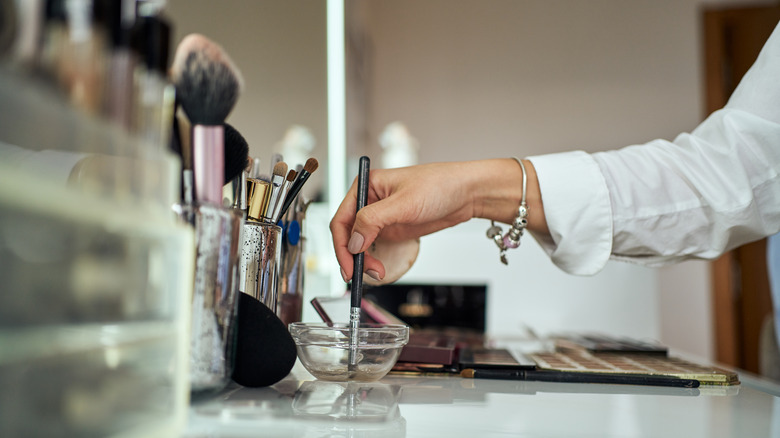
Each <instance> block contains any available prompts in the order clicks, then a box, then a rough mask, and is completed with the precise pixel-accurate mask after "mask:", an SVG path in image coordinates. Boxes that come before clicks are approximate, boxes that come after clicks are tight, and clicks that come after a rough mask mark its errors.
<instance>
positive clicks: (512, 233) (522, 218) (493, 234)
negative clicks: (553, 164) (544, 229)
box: [487, 157, 528, 265]
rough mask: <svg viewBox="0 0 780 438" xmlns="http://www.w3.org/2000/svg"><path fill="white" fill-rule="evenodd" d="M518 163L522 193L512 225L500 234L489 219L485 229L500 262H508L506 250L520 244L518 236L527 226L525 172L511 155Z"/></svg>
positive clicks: (519, 236) (499, 228)
mask: <svg viewBox="0 0 780 438" xmlns="http://www.w3.org/2000/svg"><path fill="white" fill-rule="evenodd" d="M512 158H513V159H514V160H515V161H517V163H518V164H519V165H520V168H521V169H522V170H523V194H522V198H520V206H519V207H518V208H517V217H515V220H514V221H512V227H511V228H510V229H509V231H507V233H506V234H504V235H503V236H502V235H501V233H502V230H501V227H499V226H498V225H496V223H495V222H494V221H490V228H488V230H487V237H488V239H492V240H493V242H495V243H496V246H498V249H499V251H500V253H499V255H500V257H501V263H503V264H505V265H507V264H509V263H508V262H507V259H506V250H507V249H510V248H517V247H518V246H520V238H521V237H523V232H524V231H525V229H526V227H527V226H528V205H527V204H526V202H525V192H526V182H527V177H526V172H525V165H523V162H522V161H521V160H519V159H518V158H516V157H512Z"/></svg>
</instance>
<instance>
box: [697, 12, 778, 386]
mask: <svg viewBox="0 0 780 438" xmlns="http://www.w3.org/2000/svg"><path fill="white" fill-rule="evenodd" d="M702 19H703V30H704V61H705V75H706V78H705V103H706V114H710V113H712V112H714V111H716V110H718V109H720V108H722V107H723V106H724V105H725V104H726V102H727V101H728V98H729V96H731V93H732V92H733V91H734V89H735V88H736V86H737V84H738V83H739V80H740V79H741V78H742V76H743V75H744V74H745V72H746V71H747V69H748V68H749V66H750V65H752V63H753V61H754V60H755V58H756V56H757V55H758V50H760V48H761V47H762V46H763V43H764V42H765V41H766V39H767V38H768V36H769V33H771V29H774V26H775V25H776V24H777V22H778V20H780V6H762V7H740V8H705V9H704V10H703V14H702ZM746 23H754V24H750V25H748V24H746ZM767 29H770V30H769V31H768V32H769V33H767ZM778 80H780V78H778ZM710 277H711V280H712V297H713V298H712V305H713V324H714V327H713V329H714V333H715V342H716V345H715V354H716V360H717V361H718V362H720V363H723V364H726V365H731V366H734V367H738V368H741V369H745V370H748V371H752V372H755V373H758V372H759V339H760V335H761V328H762V325H763V323H764V319H765V318H766V317H767V315H770V314H771V313H772V299H771V294H770V291H769V280H768V275H767V266H766V239H762V240H759V241H757V242H753V243H749V244H746V245H743V246H741V247H739V248H736V249H734V250H732V251H729V252H728V253H726V254H724V255H723V256H721V257H720V258H718V259H717V260H715V261H713V262H712V263H711V264H710Z"/></svg>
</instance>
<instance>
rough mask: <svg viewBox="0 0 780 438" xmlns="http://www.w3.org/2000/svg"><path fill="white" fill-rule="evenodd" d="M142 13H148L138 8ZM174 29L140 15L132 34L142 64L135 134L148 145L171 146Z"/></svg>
mask: <svg viewBox="0 0 780 438" xmlns="http://www.w3.org/2000/svg"><path fill="white" fill-rule="evenodd" d="M140 11H145V10H144V9H140V8H139V12H140ZM170 38H171V26H170V24H169V22H168V20H167V19H166V18H165V17H163V16H162V15H159V13H156V14H153V15H139V17H138V18H137V19H136V22H135V25H134V27H133V31H132V43H133V48H134V50H135V51H136V53H137V54H138V57H139V61H140V62H139V63H138V65H137V66H136V68H135V72H134V75H133V76H134V82H135V87H134V88H135V104H134V107H135V108H134V110H135V113H134V117H133V131H134V132H135V133H136V134H137V135H138V136H139V137H140V138H141V139H142V140H144V141H146V142H147V143H148V144H149V145H151V146H152V147H155V148H160V149H162V148H164V147H166V146H167V145H168V143H169V141H170V136H171V129H172V125H173V106H174V100H175V95H176V91H175V88H174V86H173V84H171V83H170V81H169V80H168V75H167V70H168V62H169V58H170V57H169V47H170Z"/></svg>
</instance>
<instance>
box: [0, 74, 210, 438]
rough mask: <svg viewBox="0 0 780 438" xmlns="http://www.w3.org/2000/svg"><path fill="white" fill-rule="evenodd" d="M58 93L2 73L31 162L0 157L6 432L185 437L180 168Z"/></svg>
mask: <svg viewBox="0 0 780 438" xmlns="http://www.w3.org/2000/svg"><path fill="white" fill-rule="evenodd" d="M52 93H54V91H53V90H51V89H50V88H48V87H42V86H37V83H35V82H32V78H30V77H29V76H28V75H25V74H22V75H18V74H15V73H14V72H13V71H10V70H8V69H0V120H3V123H0V149H2V150H3V151H5V152H8V151H11V152H12V153H13V151H20V152H23V156H24V159H23V160H20V161H16V160H14V159H0V388H2V391H0V436H3V437H24V436H34V437H38V436H46V437H87V436H101V437H108V436H122V437H128V438H134V437H139V438H140V437H149V436H179V435H180V434H181V433H182V431H183V429H184V424H185V421H186V414H187V407H188V400H189V379H188V373H189V366H188V365H189V357H188V348H189V347H188V344H189V321H190V318H189V303H190V301H191V291H192V282H193V263H192V260H194V257H195V256H194V254H195V244H194V232H193V230H192V228H191V227H189V226H184V225H182V224H180V223H179V222H178V221H177V220H176V218H175V216H174V215H173V214H171V204H170V202H169V200H170V199H172V198H173V197H174V195H175V194H177V193H178V191H179V188H178V185H177V178H175V177H173V176H174V175H176V174H177V173H178V172H179V165H178V161H177V160H176V159H175V157H173V155H171V154H170V153H168V152H167V151H165V150H159V148H158V149H157V150H147V149H146V148H145V145H146V144H145V143H144V142H139V141H138V140H137V139H136V138H133V137H130V136H129V135H127V134H126V133H125V132H124V131H122V130H121V129H118V128H117V127H116V126H114V125H112V124H108V123H106V122H105V121H104V120H101V119H98V118H96V117H91V116H89V115H87V114H86V113H85V112H84V111H82V110H81V109H80V107H76V106H73V103H72V102H68V101H66V100H65V99H62V98H60V99H57V98H56V97H55V96H54V95H53V94H52ZM6 157H7V156H6ZM85 160H87V161H88V162H89V164H88V165H86V166H78V165H77V167H79V169H78V171H77V169H76V168H73V164H74V163H82V164H84V163H86V161H85ZM69 174H70V175H71V176H73V178H71V179H69V178H68V175H69ZM142 175H154V176H155V178H144V177H142Z"/></svg>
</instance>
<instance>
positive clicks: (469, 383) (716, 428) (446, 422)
mask: <svg viewBox="0 0 780 438" xmlns="http://www.w3.org/2000/svg"><path fill="white" fill-rule="evenodd" d="M740 380H741V382H742V384H741V385H739V386H732V387H700V388H697V389H681V388H659V387H643V386H626V385H595V384H567V383H545V382H521V381H500V380H481V379H464V378H461V377H425V376H419V377H409V376H393V375H389V376H386V377H385V378H383V379H382V380H380V381H379V382H375V383H362V384H361V383H336V382H322V381H318V380H315V379H314V378H313V377H312V376H311V375H309V374H308V373H307V372H306V370H304V369H303V367H302V366H300V364H299V363H298V364H296V366H295V368H294V369H293V372H292V373H291V374H290V375H289V376H288V377H287V378H286V379H284V380H283V381H281V382H279V383H278V384H276V385H274V386H272V387H269V388H243V387H240V386H237V385H236V386H231V387H229V388H227V389H226V390H224V391H223V392H222V393H220V394H219V395H217V396H214V397H213V398H211V399H208V400H201V401H195V402H193V403H192V405H191V407H190V410H189V418H188V424H187V429H186V432H185V435H184V436H185V437H187V438H196V437H204V438H205V437H209V438H227V437H258V436H263V437H269V436H274V437H276V436H279V437H287V436H301V437H330V436H339V437H341V436H348V437H363V436H366V437H371V438H379V437H434V436H444V437H477V436H478V437H485V438H488V437H505V436H528V437H648V436H651V437H686V438H695V437H702V438H704V437H707V438H713V437H741V438H742V437H778V436H780V385H777V384H774V383H772V382H769V381H765V380H761V379H758V378H755V377H753V376H750V375H746V374H745V373H740Z"/></svg>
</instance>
